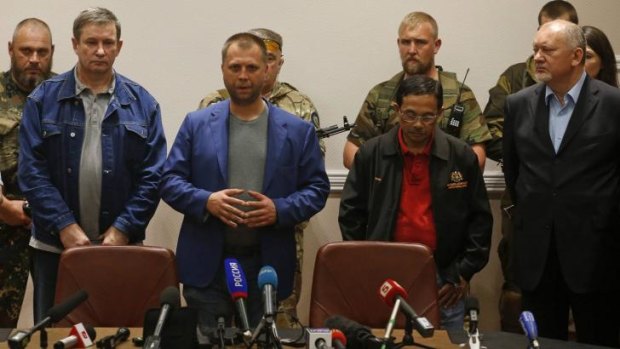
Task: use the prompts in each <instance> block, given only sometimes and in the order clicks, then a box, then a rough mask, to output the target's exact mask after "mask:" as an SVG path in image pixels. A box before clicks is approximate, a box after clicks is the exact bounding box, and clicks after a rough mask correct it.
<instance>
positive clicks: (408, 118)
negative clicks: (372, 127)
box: [398, 111, 437, 124]
mask: <svg viewBox="0 0 620 349" xmlns="http://www.w3.org/2000/svg"><path fill="white" fill-rule="evenodd" d="M398 114H400V119H401V120H402V121H403V122H405V123H408V124H413V123H415V122H418V121H421V122H422V123H425V124H430V123H431V122H433V121H435V118H436V117H437V115H435V114H423V115H417V114H416V113H414V112H410V111H406V112H404V113H403V112H399V113H398Z"/></svg>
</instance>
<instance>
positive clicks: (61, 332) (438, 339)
mask: <svg viewBox="0 0 620 349" xmlns="http://www.w3.org/2000/svg"><path fill="white" fill-rule="evenodd" d="M117 330H118V328H109V327H97V328H95V331H96V332H97V339H101V338H103V337H105V336H108V335H113V334H115V333H116V331H117ZM129 331H130V332H131V335H130V336H129V340H128V341H126V342H124V343H122V344H121V345H119V346H117V348H119V349H123V348H134V349H135V348H136V347H135V346H134V345H133V344H132V342H131V338H134V337H136V336H141V335H142V329H141V328H130V329H129ZM373 332H375V335H377V336H379V337H380V336H382V334H383V330H376V331H373ZM68 335H69V329H68V328H48V329H47V337H48V348H53V346H54V343H55V342H56V341H58V340H60V339H62V338H65V337H67V336H68ZM393 336H394V337H396V338H397V340H398V341H400V340H401V339H402V336H403V332H402V330H395V331H394V332H393ZM414 339H415V341H416V343H420V344H424V345H427V346H430V347H432V348H438V349H439V348H441V349H443V348H446V349H451V348H458V347H459V346H458V345H455V344H452V343H451V342H450V338H449V336H448V333H447V332H446V331H438V330H436V331H435V335H434V336H433V337H432V338H422V337H420V336H419V335H417V333H414ZM0 348H8V343H7V342H3V343H0ZM28 348H39V333H37V334H35V335H33V336H32V339H31V341H30V344H29V345H28ZM93 348H94V347H93ZM411 348H415V347H411Z"/></svg>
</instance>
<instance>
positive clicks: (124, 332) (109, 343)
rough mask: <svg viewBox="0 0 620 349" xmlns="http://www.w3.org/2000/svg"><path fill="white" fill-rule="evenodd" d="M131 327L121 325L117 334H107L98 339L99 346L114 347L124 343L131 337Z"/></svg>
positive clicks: (110, 348) (106, 348)
mask: <svg viewBox="0 0 620 349" xmlns="http://www.w3.org/2000/svg"><path fill="white" fill-rule="evenodd" d="M130 334H131V332H129V329H128V328H127V327H121V328H119V329H118V331H116V334H113V335H111V336H106V337H103V338H101V339H100V340H98V341H97V348H100V349H114V348H116V346H117V345H118V344H121V343H123V342H124V341H126V340H127V338H129V335H130Z"/></svg>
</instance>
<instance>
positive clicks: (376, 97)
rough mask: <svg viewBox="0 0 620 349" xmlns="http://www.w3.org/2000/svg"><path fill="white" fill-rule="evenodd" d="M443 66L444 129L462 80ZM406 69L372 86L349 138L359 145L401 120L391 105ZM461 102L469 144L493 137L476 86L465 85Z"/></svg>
mask: <svg viewBox="0 0 620 349" xmlns="http://www.w3.org/2000/svg"><path fill="white" fill-rule="evenodd" d="M438 69H439V80H440V82H441V85H442V87H443V98H444V101H443V107H444V108H445V109H446V110H445V111H444V114H443V117H441V118H440V119H439V120H437V124H438V125H439V127H440V128H441V129H443V130H445V129H446V126H447V123H448V120H449V118H450V113H451V111H452V106H453V105H454V104H455V103H456V99H457V97H458V94H459V88H460V87H461V83H460V82H459V81H458V80H457V79H456V74H454V73H449V72H444V71H442V70H441V68H440V67H438ZM404 75H405V73H404V72H400V73H398V74H396V75H394V77H392V79H390V80H388V81H384V82H382V83H380V84H379V85H377V86H375V87H373V88H372V90H370V92H369V93H368V96H367V97H366V100H364V104H363V105H362V108H361V110H360V112H359V114H358V115H357V119H356V120H355V127H354V128H353V129H352V130H351V132H350V133H349V135H348V137H347V139H348V140H349V141H350V142H352V143H354V144H355V145H357V146H360V145H362V143H364V142H365V141H367V140H369V139H371V138H373V137H376V136H379V135H381V134H384V133H386V132H387V131H389V130H390V129H391V128H392V127H394V126H395V125H397V124H398V116H397V115H396V114H395V112H394V110H393V109H392V107H391V102H392V101H394V100H395V97H396V90H397V89H398V86H399V85H400V82H401V81H402V80H403V77H404ZM461 103H463V106H464V108H465V113H464V116H463V121H462V123H461V125H462V127H461V131H460V138H461V139H462V140H464V141H465V142H467V143H468V144H478V143H484V142H487V141H489V140H491V134H490V133H489V129H488V128H487V124H486V122H485V120H484V117H483V116H482V111H481V110H480V106H479V105H478V102H477V101H476V97H475V96H474V93H473V92H472V90H471V89H470V88H469V87H467V86H466V85H465V86H463V92H462V94H461Z"/></svg>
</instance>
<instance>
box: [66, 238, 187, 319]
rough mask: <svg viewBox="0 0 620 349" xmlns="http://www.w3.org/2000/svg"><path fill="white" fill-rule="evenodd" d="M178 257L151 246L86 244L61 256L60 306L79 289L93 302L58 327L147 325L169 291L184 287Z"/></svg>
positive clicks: (68, 316) (165, 250)
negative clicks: (151, 311) (146, 316)
mask: <svg viewBox="0 0 620 349" xmlns="http://www.w3.org/2000/svg"><path fill="white" fill-rule="evenodd" d="M176 270H177V269H176V263H175V258H174V253H173V252H172V251H170V250H169V249H166V248H163V247H151V246H85V247H76V248H71V249H68V250H65V251H64V252H63V253H62V254H61V256H60V264H59V266H58V280H57V282H56V296H55V303H56V304H58V303H60V302H62V301H63V300H64V299H66V298H67V297H69V296H71V295H72V294H74V293H75V292H76V291H78V290H81V289H83V290H85V291H86V292H87V293H88V299H87V300H86V301H85V302H84V303H82V304H81V305H80V306H78V307H77V308H76V309H75V310H73V311H72V312H71V313H69V315H67V316H66V317H65V318H64V319H63V320H62V321H60V322H58V323H57V324H56V326H60V327H69V326H72V325H74V324H76V323H80V322H83V323H85V324H89V325H91V326H95V327H121V326H126V327H142V325H143V322H144V314H145V313H146V311H147V310H148V309H151V308H158V307H159V306H160V304H159V297H160V294H161V292H162V290H164V289H165V288H166V287H168V286H176V287H178V286H179V281H178V278H177V271H176Z"/></svg>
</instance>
